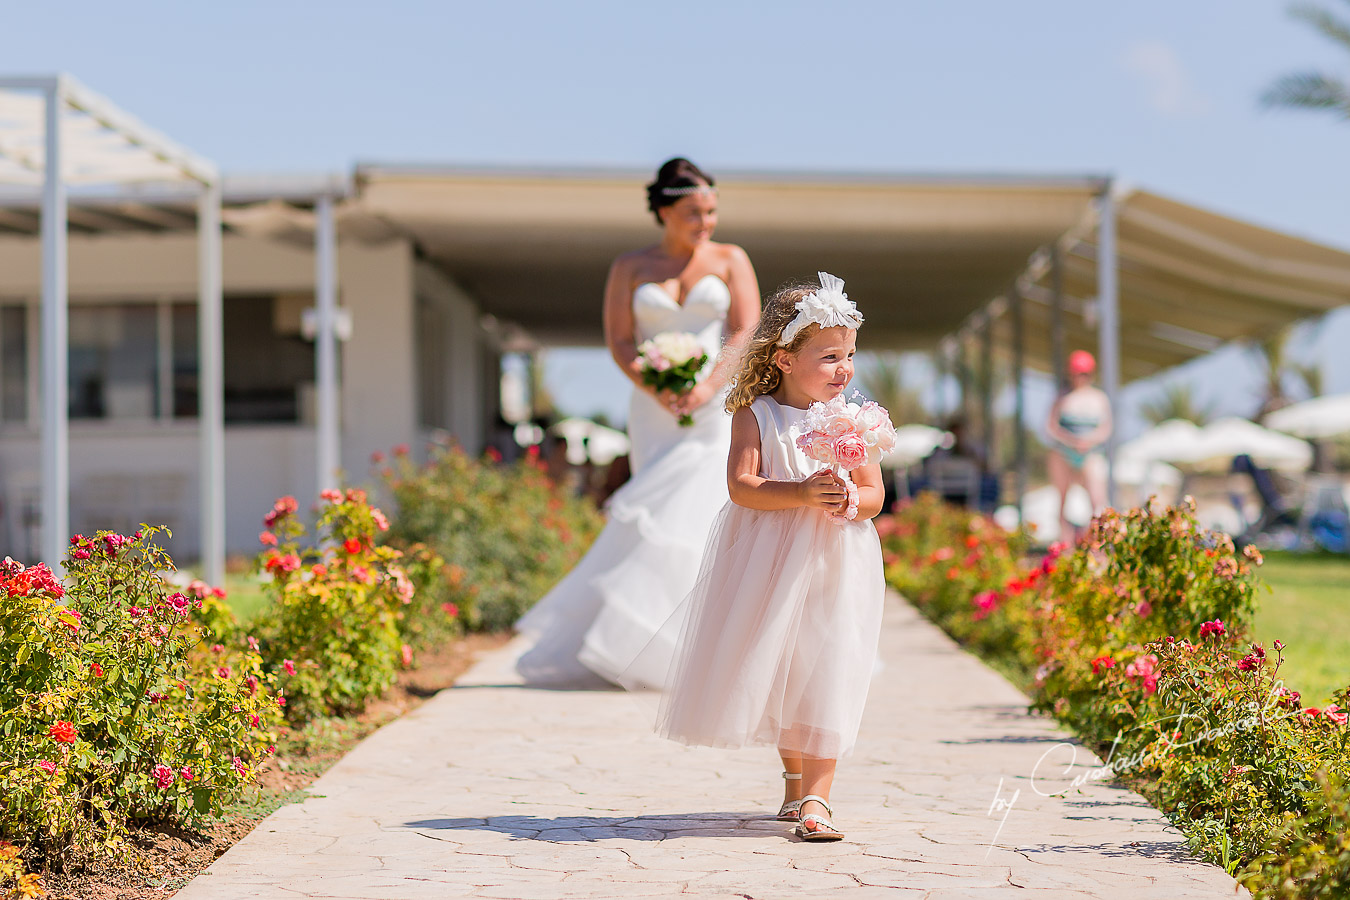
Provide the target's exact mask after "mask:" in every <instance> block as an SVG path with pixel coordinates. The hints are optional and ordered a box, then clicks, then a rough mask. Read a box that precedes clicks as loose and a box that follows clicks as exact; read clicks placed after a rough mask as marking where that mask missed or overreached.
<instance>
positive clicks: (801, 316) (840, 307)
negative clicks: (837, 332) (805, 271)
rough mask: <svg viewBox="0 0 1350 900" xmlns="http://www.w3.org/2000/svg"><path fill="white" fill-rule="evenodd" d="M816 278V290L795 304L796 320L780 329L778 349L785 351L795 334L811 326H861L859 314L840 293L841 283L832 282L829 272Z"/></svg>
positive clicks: (835, 280) (842, 287)
mask: <svg viewBox="0 0 1350 900" xmlns="http://www.w3.org/2000/svg"><path fill="white" fill-rule="evenodd" d="M816 274H817V275H819V276H820V290H818V291H812V292H811V293H809V294H807V295H806V296H805V297H803V298H802V299H800V300H798V301H797V317H796V318H794V319H793V320H792V321H791V322H789V323H788V325H787V327H786V328H784V329H783V336H782V337H780V338H779V339H778V346H780V347H786V346H787V345H788V344H790V343H792V339H793V338H795V337H796V336H797V332H799V331H801V330H802V329H803V328H805V327H806V326H807V325H808V324H809V323H811V322H815V323H816V324H817V325H819V326H820V327H821V328H836V327H840V326H842V327H844V328H857V327H858V326H859V325H861V324H862V323H863V317H862V313H860V312H858V307H857V306H856V305H855V304H854V303H853V301H852V300H850V299H848V294H845V293H844V279H842V278H836V277H835V276H833V275H831V274H830V273H829V272H817V273H816Z"/></svg>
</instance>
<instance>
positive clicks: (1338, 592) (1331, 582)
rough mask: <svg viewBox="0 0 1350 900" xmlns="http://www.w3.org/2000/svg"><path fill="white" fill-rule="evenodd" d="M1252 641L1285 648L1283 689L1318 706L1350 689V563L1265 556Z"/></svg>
mask: <svg viewBox="0 0 1350 900" xmlns="http://www.w3.org/2000/svg"><path fill="white" fill-rule="evenodd" d="M1258 571H1259V572H1260V574H1261V577H1262V578H1263V580H1264V581H1265V582H1266V583H1267V584H1269V585H1270V587H1271V590H1270V591H1264V590H1263V591H1261V592H1260V593H1259V594H1258V595H1257V612H1256V638H1257V640H1259V641H1261V642H1262V643H1263V644H1265V646H1266V649H1267V650H1269V649H1270V645H1271V642H1272V641H1274V640H1276V639H1279V640H1281V641H1283V642H1284V644H1285V651H1284V653H1285V663H1284V667H1283V668H1282V669H1281V670H1280V673H1281V676H1282V677H1283V679H1284V682H1285V684H1287V685H1288V686H1289V687H1291V688H1293V689H1294V690H1296V691H1299V692H1300V693H1302V695H1303V703H1304V705H1305V706H1320V705H1322V704H1323V703H1325V702H1326V701H1327V699H1328V698H1329V697H1330V696H1331V692H1332V691H1335V690H1338V689H1340V688H1343V687H1345V686H1346V685H1347V684H1350V557H1345V556H1329V555H1325V556H1324V555H1311V554H1303V555H1296V554H1291V553H1268V554H1266V563H1265V565H1263V566H1262V567H1261V568H1260V569H1259V570H1258Z"/></svg>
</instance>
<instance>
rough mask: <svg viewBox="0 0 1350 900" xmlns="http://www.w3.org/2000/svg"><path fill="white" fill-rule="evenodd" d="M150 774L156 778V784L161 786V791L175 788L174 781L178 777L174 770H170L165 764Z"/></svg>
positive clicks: (161, 764) (156, 767)
mask: <svg viewBox="0 0 1350 900" xmlns="http://www.w3.org/2000/svg"><path fill="white" fill-rule="evenodd" d="M150 774H151V775H153V776H154V779H155V784H157V785H159V789H160V790H161V791H167V790H168V789H169V788H171V787H173V782H174V779H175V778H176V777H177V776H176V775H175V774H174V771H173V769H170V768H169V767H168V766H166V765H164V763H160V764H159V765H157V766H155V768H154V769H153V770H151V773H150Z"/></svg>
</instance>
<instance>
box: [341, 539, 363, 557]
mask: <svg viewBox="0 0 1350 900" xmlns="http://www.w3.org/2000/svg"><path fill="white" fill-rule="evenodd" d="M342 549H343V550H346V551H347V552H348V553H360V552H361V542H360V541H358V540H357V539H356V538H347V539H346V540H345V541H343V542H342Z"/></svg>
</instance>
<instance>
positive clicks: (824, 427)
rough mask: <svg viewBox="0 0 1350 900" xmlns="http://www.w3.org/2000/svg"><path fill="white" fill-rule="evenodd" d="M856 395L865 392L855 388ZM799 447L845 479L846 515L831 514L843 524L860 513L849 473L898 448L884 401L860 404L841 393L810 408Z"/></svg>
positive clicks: (801, 433) (799, 437)
mask: <svg viewBox="0 0 1350 900" xmlns="http://www.w3.org/2000/svg"><path fill="white" fill-rule="evenodd" d="M853 396H854V397H855V398H856V397H860V396H862V395H861V394H859V393H857V392H856V391H855V392H854V394H853ZM797 446H798V447H799V448H800V449H801V451H802V452H803V453H805V454H806V455H807V456H809V457H810V458H811V459H814V460H815V461H817V462H820V463H824V464H825V465H827V466H831V467H833V468H834V469H835V471H836V472H838V473H839V474H840V476H841V477H842V478H843V481H844V486H845V488H847V490H848V506H847V508H846V509H845V511H844V512H843V513H842V514H838V515H836V514H833V513H831V514H830V518H831V520H832V521H835V522H840V523H842V522H844V521H846V520H848V519H852V518H854V517H856V516H857V515H858V488H857V487H856V486H855V485H854V484H853V482H852V480H850V479H849V477H848V473H849V472H850V471H852V470H853V469H856V468H858V467H859V466H864V465H868V464H871V463H876V462H879V461H880V460H881V457H882V456H883V455H884V454H886V453H889V452H891V451H892V450H894V449H895V426H894V425H892V424H891V417H890V415H889V414H888V413H887V412H886V410H885V408H884V407H882V406H881V404H879V403H877V402H875V401H872V400H866V401H864V402H862V403H856V402H853V401H850V400H847V399H845V397H844V395H843V394H840V395H839V396H837V397H835V398H834V399H832V400H829V401H827V402H825V403H812V404H811V405H810V406H809V407H808V408H807V410H806V417H805V418H804V419H802V424H801V426H800V430H799V432H798V436H797Z"/></svg>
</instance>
